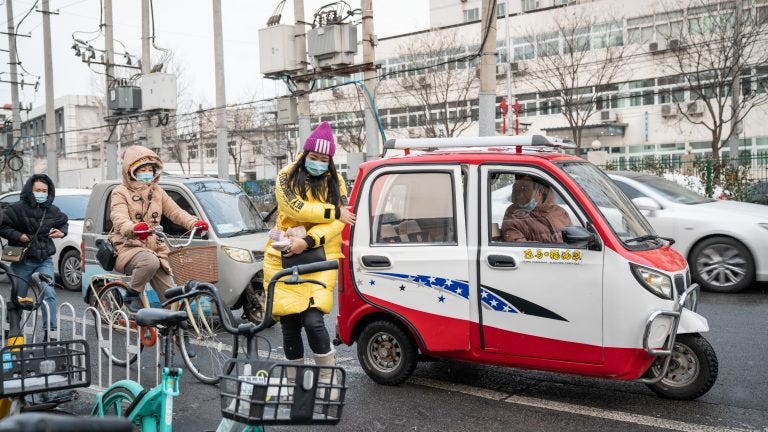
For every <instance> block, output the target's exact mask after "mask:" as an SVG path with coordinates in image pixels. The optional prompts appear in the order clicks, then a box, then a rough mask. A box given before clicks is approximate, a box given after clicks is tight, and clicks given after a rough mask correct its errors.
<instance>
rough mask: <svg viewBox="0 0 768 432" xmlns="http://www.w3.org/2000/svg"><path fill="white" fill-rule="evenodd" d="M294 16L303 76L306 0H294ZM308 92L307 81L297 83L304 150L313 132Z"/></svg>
mask: <svg viewBox="0 0 768 432" xmlns="http://www.w3.org/2000/svg"><path fill="white" fill-rule="evenodd" d="M293 15H294V17H295V19H296V24H295V25H294V27H293V35H294V37H295V39H294V42H295V43H296V45H295V49H296V65H297V66H299V67H300V69H299V72H298V73H301V74H303V73H304V72H306V70H307V35H306V32H305V28H304V25H305V24H304V0H293ZM363 45H365V44H363ZM308 90H309V86H308V84H307V81H305V80H300V81H297V82H296V100H297V107H296V109H297V111H298V116H299V144H298V148H303V146H304V141H305V140H306V139H307V137H308V136H309V133H310V132H311V125H310V122H309V93H307V91H308ZM291 156H294V155H291Z"/></svg>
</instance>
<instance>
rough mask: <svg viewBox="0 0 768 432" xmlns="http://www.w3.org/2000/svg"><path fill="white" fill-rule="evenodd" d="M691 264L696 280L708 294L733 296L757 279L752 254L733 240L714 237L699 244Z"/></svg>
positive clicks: (692, 256)
mask: <svg viewBox="0 0 768 432" xmlns="http://www.w3.org/2000/svg"><path fill="white" fill-rule="evenodd" d="M690 264H691V273H692V276H693V279H694V280H695V281H696V282H698V284H699V285H701V288H702V289H704V290H707V291H715V292H724V293H733V292H737V291H741V290H743V289H745V288H747V287H749V286H750V285H751V284H752V282H753V281H754V280H755V262H754V260H753V259H752V254H750V253H749V250H747V248H746V247H745V246H744V245H743V244H741V243H740V242H739V241H737V240H735V239H732V238H730V237H711V238H708V239H706V240H704V241H702V242H700V243H699V244H697V245H696V247H694V248H693V250H692V251H691V259H690Z"/></svg>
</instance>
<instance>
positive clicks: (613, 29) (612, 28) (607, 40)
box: [592, 23, 624, 49]
mask: <svg viewBox="0 0 768 432" xmlns="http://www.w3.org/2000/svg"><path fill="white" fill-rule="evenodd" d="M622 45H624V29H623V28H622V26H621V24H618V23H605V24H598V25H594V26H592V49H600V48H608V47H614V46H622Z"/></svg>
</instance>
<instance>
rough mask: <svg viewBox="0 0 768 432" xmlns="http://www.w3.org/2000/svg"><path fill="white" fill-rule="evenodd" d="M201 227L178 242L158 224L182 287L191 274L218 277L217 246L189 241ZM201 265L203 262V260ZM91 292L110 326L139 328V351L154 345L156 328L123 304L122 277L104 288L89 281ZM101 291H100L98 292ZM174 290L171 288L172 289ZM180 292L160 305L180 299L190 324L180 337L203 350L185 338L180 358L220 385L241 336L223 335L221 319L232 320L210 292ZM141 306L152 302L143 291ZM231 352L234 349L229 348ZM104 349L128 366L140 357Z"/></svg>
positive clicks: (129, 333) (205, 379) (127, 329)
mask: <svg viewBox="0 0 768 432" xmlns="http://www.w3.org/2000/svg"><path fill="white" fill-rule="evenodd" d="M196 232H197V229H196V228H193V229H192V231H191V232H190V235H189V238H188V239H187V240H186V241H185V242H184V243H181V244H174V243H172V242H171V241H170V240H169V239H168V236H167V235H165V233H163V231H162V227H160V226H158V227H156V229H155V231H154V234H155V235H157V236H158V237H159V238H161V239H162V240H163V241H164V242H165V243H166V244H167V245H168V247H169V248H170V249H171V254H170V255H169V262H170V263H171V268H172V269H173V273H174V278H175V280H176V283H177V284H179V285H180V286H181V285H183V283H184V282H186V281H188V280H191V278H192V277H196V278H200V279H203V280H209V281H215V280H216V279H217V276H216V273H217V263H218V261H217V259H216V247H215V246H190V244H191V243H192V240H193V238H194V236H195V234H196ZM201 264H202V265H201ZM91 289H92V290H93V291H92V295H91V299H92V300H91V303H92V305H93V306H95V307H97V309H99V311H100V312H101V314H102V319H103V320H104V322H105V323H106V324H107V325H110V326H112V329H113V330H118V331H120V332H125V333H126V334H127V336H126V337H132V332H133V331H138V332H139V333H140V335H141V336H140V338H139V339H140V342H141V343H140V344H139V349H138V351H139V353H140V352H141V351H142V350H143V348H144V347H145V346H152V345H154V343H155V341H156V340H157V335H156V331H155V330H154V329H153V328H146V327H142V326H140V325H137V324H136V322H135V320H133V319H131V316H132V315H133V314H132V313H130V312H129V311H127V310H126V308H125V302H124V296H125V292H126V290H128V289H130V288H129V287H128V284H127V282H126V281H125V280H124V279H123V278H116V279H113V280H111V281H109V282H108V283H106V284H104V285H103V286H102V287H101V288H100V289H98V290H97V289H96V288H95V287H94V286H93V283H92V284H91ZM97 291H98V292H97ZM169 291H170V290H169ZM175 297H177V296H174V295H168V294H167V293H166V298H167V300H166V301H165V302H163V303H162V305H161V306H162V307H166V306H169V305H173V304H174V303H179V307H180V308H181V309H183V310H184V312H185V313H186V314H187V319H188V323H189V325H188V326H187V327H186V328H182V329H180V331H179V340H180V341H183V340H185V337H187V338H189V340H190V343H194V345H196V346H197V347H198V348H199V349H198V350H200V349H202V351H203V352H198V353H196V355H192V354H191V353H190V350H189V347H188V346H187V344H186V343H181V342H180V343H179V348H180V352H181V357H182V360H183V361H184V364H185V365H186V367H187V368H188V369H189V371H190V372H191V373H192V375H193V376H195V378H197V379H198V380H200V381H201V382H203V383H206V384H216V383H218V382H219V376H220V375H221V374H222V372H223V370H224V369H223V367H224V363H225V362H226V360H227V359H228V358H229V357H230V356H231V355H233V356H236V355H237V351H238V346H237V340H236V338H233V339H234V340H233V341H231V342H230V341H229V340H224V338H222V337H221V334H222V331H221V330H222V326H221V322H222V321H223V319H222V316H226V319H229V320H233V317H232V314H231V312H230V310H229V308H226V307H223V308H222V307H219V306H218V305H216V304H215V302H213V299H212V298H211V297H210V296H209V295H205V294H201V295H199V296H196V297H194V298H191V299H187V298H184V299H178V298H175ZM141 298H142V303H143V306H144V307H145V308H146V307H149V306H150V304H149V301H148V299H147V297H146V295H145V294H143V295H142V296H141ZM118 311H124V312H126V316H127V317H128V322H127V323H126V322H124V318H123V315H122V314H121V313H118ZM230 350H231V351H232V353H231V354H230V352H229V351H230ZM102 352H104V354H105V355H106V356H107V357H110V359H111V360H112V362H113V363H114V364H117V365H119V366H125V365H126V364H129V363H133V362H135V361H136V358H137V357H138V355H139V354H138V353H126V356H125V357H121V356H119V355H118V354H116V353H115V352H114V350H113V349H111V348H107V347H102Z"/></svg>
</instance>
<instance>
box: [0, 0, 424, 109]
mask: <svg viewBox="0 0 768 432" xmlns="http://www.w3.org/2000/svg"><path fill="white" fill-rule="evenodd" d="M331 2H332V0H305V18H306V20H308V21H309V20H311V19H312V16H313V14H314V12H315V11H316V10H317V9H318V8H319V7H321V6H322V5H325V4H328V3H331ZM35 3H36V2H35V0H13V12H14V13H13V15H14V21H15V24H16V25H18V24H19V21H20V20H21V19H22V17H23V16H24V15H26V14H27V12H28V11H29V10H30V8H32V7H33V5H35ZM40 3H41V2H39V3H38V4H37V6H36V9H39V8H40ZM278 3H279V2H278V0H222V15H223V27H224V61H225V66H224V69H225V73H226V92H227V102H228V103H234V102H242V101H247V100H254V99H260V98H262V97H269V96H273V95H274V94H276V93H282V92H283V88H284V85H283V84H282V83H276V82H274V81H271V80H263V79H261V74H260V73H259V66H258V49H259V45H258V30H259V29H260V28H263V27H266V22H267V18H268V17H269V16H270V15H272V12H273V11H274V8H275V6H277V4H278ZM348 3H349V4H350V5H351V6H352V7H353V8H358V7H360V2H359V0H348ZM373 3H374V4H373V7H374V31H375V33H376V34H377V35H378V36H379V37H385V36H392V35H396V34H402V33H407V32H411V31H416V30H423V29H426V28H427V27H428V26H429V3H428V0H386V1H384V0H374V2H373ZM50 4H51V9H52V10H54V11H55V10H57V9H58V10H59V13H60V14H59V15H52V16H51V27H52V34H53V36H52V46H53V74H54V77H55V80H54V93H55V96H56V97H59V96H63V95H66V94H99V95H101V94H102V93H103V92H102V90H101V89H102V88H103V84H101V83H102V82H103V76H100V75H99V73H98V72H102V71H103V66H101V65H94V66H93V69H94V70H95V71H96V72H94V71H92V70H91V69H89V68H88V65H86V64H85V63H83V62H82V61H81V60H80V59H79V58H77V57H75V54H74V51H73V50H72V48H71V47H72V44H73V40H72V33H73V32H75V31H77V32H80V33H77V34H76V37H77V38H78V39H81V40H89V39H92V38H96V39H95V40H94V41H93V42H92V44H93V46H94V47H95V48H102V49H103V48H104V37H103V36H102V35H99V23H100V18H99V15H100V2H99V0H51V1H50ZM113 9H114V11H113V20H114V24H115V39H117V40H119V41H120V42H122V44H124V45H125V47H126V48H127V51H128V52H129V53H131V54H133V55H135V56H137V57H140V56H141V40H140V37H141V21H140V19H141V18H140V17H141V1H140V0H114V1H113ZM5 11H6V6H5V2H2V10H0V17H1V18H0V19H2V24H1V26H2V28H3V31H8V30H7V17H6V14H5ZM154 11H155V43H156V45H157V46H159V47H161V48H166V49H170V50H171V51H172V52H173V57H174V59H173V62H174V63H175V64H176V65H177V66H179V67H180V68H181V69H182V70H183V77H182V79H183V80H184V82H185V83H186V84H187V87H188V88H189V91H188V95H187V96H186V97H185V98H186V99H191V100H194V101H195V102H202V103H203V104H204V106H211V105H213V102H214V100H215V83H214V70H213V69H214V66H213V22H212V2H211V1H210V0H154ZM293 16H294V15H293V1H292V0H288V1H287V2H286V4H285V7H284V9H283V13H282V20H281V23H284V24H292V23H293ZM18 32H19V33H21V34H30V33H31V37H30V38H25V37H19V38H17V46H18V50H19V59H20V61H21V62H22V66H23V67H24V68H26V70H27V71H29V72H30V73H31V74H34V75H39V76H41V78H40V86H39V88H38V90H37V92H35V90H34V89H33V88H32V87H31V86H26V87H24V88H23V90H22V91H20V99H21V101H22V102H23V103H24V105H25V106H26V105H27V104H29V103H32V105H33V106H39V105H43V104H44V102H45V89H44V80H43V77H42V75H43V38H42V35H43V26H42V14H40V13H39V12H35V11H32V13H30V14H29V16H27V18H26V19H24V21H23V23H22V24H21V27H20V28H19V30H18ZM7 46H8V39H7V36H6V35H0V47H2V48H7ZM115 51H116V53H120V52H122V51H123V48H122V46H121V45H120V43H117V42H115ZM161 54H162V53H161V52H159V51H156V50H153V53H152V58H153V60H154V59H158V58H160V56H161ZM0 56H2V58H3V59H4V60H3V61H2V63H3V65H2V67H0V72H4V73H3V74H2V75H0V77H2V79H3V80H9V75H8V72H9V66H8V64H7V63H8V54H7V53H5V52H0ZM122 61H123V59H122V57H118V56H116V57H115V62H118V63H119V62H122ZM34 81H35V78H34V77H32V76H27V77H25V82H34ZM10 102H11V92H10V85H9V84H7V83H0V103H10Z"/></svg>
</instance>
